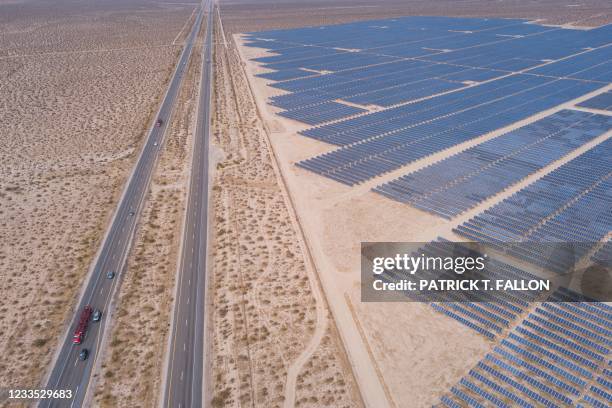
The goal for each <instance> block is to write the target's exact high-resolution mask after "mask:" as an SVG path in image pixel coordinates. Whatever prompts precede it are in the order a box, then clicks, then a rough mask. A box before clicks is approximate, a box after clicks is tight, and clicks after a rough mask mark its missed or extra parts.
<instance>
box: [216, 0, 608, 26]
mask: <svg viewBox="0 0 612 408" xmlns="http://www.w3.org/2000/svg"><path fill="white" fill-rule="evenodd" d="M221 14H222V16H223V21H224V24H225V26H226V27H225V29H226V31H228V32H230V33H244V32H249V31H262V30H271V29H282V28H291V27H304V26H318V25H327V24H338V23H347V22H351V21H358V20H373V19H382V18H392V17H398V16H412V15H424V16H458V17H459V16H465V17H503V18H528V19H533V20H536V19H538V20H542V22H544V23H547V24H554V25H562V24H572V25H575V26H591V27H593V26H598V25H602V24H609V23H610V22H611V21H612V5H611V4H610V2H607V1H605V0H581V1H572V0H567V1H559V0H543V1H531V0H506V1H503V2H502V1H483V0H465V1H456V0H436V1H429V0H410V1H404V0H335V1H333V2H329V1H325V0H309V1H299V0H283V1H280V2H278V1H263V2H262V1H255V0H228V1H224V2H223V3H222V4H221Z"/></svg>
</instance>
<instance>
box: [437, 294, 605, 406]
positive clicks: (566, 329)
mask: <svg viewBox="0 0 612 408" xmlns="http://www.w3.org/2000/svg"><path fill="white" fill-rule="evenodd" d="M560 299H565V300H567V301H572V302H576V301H579V300H581V297H580V296H579V295H577V294H575V293H574V292H572V291H570V290H568V289H565V288H560V289H559V290H558V291H557V292H555V293H554V295H553V296H551V300H555V301H559V300H560ZM541 306H542V307H541V308H538V309H539V311H538V312H537V314H539V315H540V316H539V317H538V319H537V320H536V319H534V318H535V317H536V314H534V313H532V314H530V315H529V316H528V317H527V318H525V319H524V320H523V321H522V322H521V324H520V325H519V326H517V327H516V328H515V329H514V330H513V331H512V332H510V333H509V335H508V338H506V339H503V340H502V341H501V343H500V345H498V346H496V347H495V348H494V350H493V353H490V354H487V355H486V356H485V358H484V359H483V360H482V361H480V362H479V363H478V364H477V365H476V367H474V368H473V369H472V370H471V371H470V372H469V378H468V377H464V378H462V379H461V380H460V381H459V382H458V384H457V385H455V386H454V387H452V388H451V392H450V394H447V395H445V396H444V397H443V398H444V400H445V401H446V402H444V404H446V405H447V406H451V405H452V404H456V403H459V404H460V405H461V402H466V401H471V399H474V403H473V404H484V405H488V403H489V402H490V403H493V404H494V405H495V406H504V405H505V406H508V405H510V406H515V405H518V406H535V405H539V404H542V405H544V406H547V407H555V406H572V405H573V404H574V399H575V398H576V397H578V398H580V399H582V400H583V401H584V402H585V403H588V404H594V405H595V406H598V405H597V403H594V402H593V401H599V400H603V401H606V400H608V397H612V394H611V393H609V392H608V391H606V389H608V390H610V387H612V382H610V381H609V380H607V379H606V378H605V377H604V375H605V370H606V369H604V374H601V375H599V376H597V378H596V384H593V383H591V379H592V378H594V377H595V374H596V373H597V372H598V370H599V365H600V364H602V363H605V362H606V361H608V365H609V364H612V363H610V362H609V359H608V358H607V356H608V355H609V347H604V346H602V345H601V344H595V343H591V342H589V341H588V340H587V339H586V338H585V337H584V336H583V335H584V334H585V333H590V334H593V330H592V327H591V326H592V324H594V323H593V322H592V320H591V317H592V316H593V313H594V312H593V310H595V311H596V313H598V314H609V312H608V308H609V306H608V305H606V304H603V303H580V302H578V303H550V302H544V303H542V305H541ZM543 310H546V311H547V314H541V312H542V311H543ZM560 312H562V313H560ZM534 320H536V321H537V323H538V324H534V323H533V321H534ZM605 321H606V322H607V323H608V324H610V325H612V315H610V316H609V317H608V319H606V320H605ZM585 322H590V324H585ZM543 327H546V329H543ZM598 327H599V326H598ZM568 338H571V339H572V340H575V341H577V342H578V343H574V342H573V341H570V340H568ZM608 340H609V338H608ZM570 343H572V344H570ZM608 372H610V373H612V371H610V370H608ZM587 387H588V389H587ZM586 391H588V392H589V393H590V395H585V392H586ZM508 400H510V401H512V403H508V402H507V401H508ZM471 406H472V405H471Z"/></svg>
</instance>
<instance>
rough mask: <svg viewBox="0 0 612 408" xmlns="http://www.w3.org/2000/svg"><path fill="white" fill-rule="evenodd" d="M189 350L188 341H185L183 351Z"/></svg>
mask: <svg viewBox="0 0 612 408" xmlns="http://www.w3.org/2000/svg"><path fill="white" fill-rule="evenodd" d="M186 350H187V343H183V351H186Z"/></svg>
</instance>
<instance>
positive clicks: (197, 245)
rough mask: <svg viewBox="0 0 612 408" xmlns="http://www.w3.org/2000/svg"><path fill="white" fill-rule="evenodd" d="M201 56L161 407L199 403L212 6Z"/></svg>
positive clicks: (202, 352)
mask: <svg viewBox="0 0 612 408" xmlns="http://www.w3.org/2000/svg"><path fill="white" fill-rule="evenodd" d="M205 9H206V10H207V12H208V14H207V16H208V18H207V23H206V35H205V37H204V38H205V39H204V49H203V53H202V55H203V58H202V64H203V66H202V80H201V88H200V100H199V105H198V114H197V115H198V116H197V120H196V133H195V139H194V151H193V163H192V171H191V184H190V187H189V197H188V200H187V209H186V214H185V230H184V237H183V246H182V251H181V263H180V266H179V272H178V273H179V278H178V279H179V281H178V288H177V292H176V299H175V303H174V317H173V326H172V333H171V337H170V354H169V356H168V371H167V379H166V389H165V391H164V407H169V408H185V407H194V408H195V407H202V406H203V404H202V398H203V392H202V388H203V368H204V344H203V340H204V316H205V315H204V305H205V303H204V295H205V293H204V290H205V277H206V248H207V232H208V166H209V157H208V150H209V131H210V104H211V78H212V68H213V65H212V43H213V38H212V37H213V5H212V1H209V2H208V3H207V6H205Z"/></svg>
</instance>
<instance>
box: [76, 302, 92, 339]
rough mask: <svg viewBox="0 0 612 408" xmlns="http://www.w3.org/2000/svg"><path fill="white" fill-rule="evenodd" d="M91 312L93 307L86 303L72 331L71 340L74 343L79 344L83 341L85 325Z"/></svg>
mask: <svg viewBox="0 0 612 408" xmlns="http://www.w3.org/2000/svg"><path fill="white" fill-rule="evenodd" d="M92 313H93V309H92V308H91V306H89V305H87V306H85V307H84V308H83V311H82V312H81V316H80V317H79V323H78V325H77V328H76V330H75V331H74V335H73V336H72V342H73V343H74V344H81V343H82V342H83V338H85V332H87V325H88V324H89V319H90V318H91V314H92Z"/></svg>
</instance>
